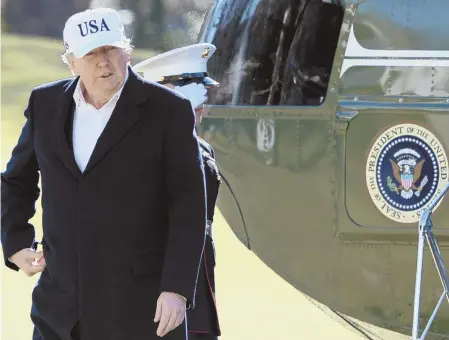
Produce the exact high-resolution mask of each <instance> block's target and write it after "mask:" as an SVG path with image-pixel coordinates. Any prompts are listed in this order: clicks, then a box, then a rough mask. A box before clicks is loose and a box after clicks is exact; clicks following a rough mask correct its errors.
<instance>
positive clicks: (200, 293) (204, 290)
mask: <svg viewBox="0 0 449 340" xmlns="http://www.w3.org/2000/svg"><path fill="white" fill-rule="evenodd" d="M199 144H200V149H201V154H202V157H203V163H204V172H205V178H206V193H207V220H208V222H209V223H212V222H213V220H214V211H215V205H216V202H217V197H218V192H219V187H220V183H221V179H220V178H221V176H220V172H219V170H218V167H217V164H216V162H215V153H214V150H213V148H212V147H211V146H210V145H209V144H208V143H207V142H206V141H204V140H203V139H200V138H199ZM211 229H212V227H211ZM210 231H211V232H210V233H208V234H207V235H206V242H205V245H204V251H203V257H202V261H201V267H200V272H199V277H198V286H197V292H196V305H195V308H194V309H193V310H191V311H189V312H188V314H187V315H188V318H187V320H188V329H189V332H191V333H211V334H213V335H215V336H219V335H221V331H220V325H219V321H218V313H217V306H216V302H215V274H214V269H215V246H214V240H213V238H212V230H210Z"/></svg>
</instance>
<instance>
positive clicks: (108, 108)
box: [73, 70, 128, 172]
mask: <svg viewBox="0 0 449 340" xmlns="http://www.w3.org/2000/svg"><path fill="white" fill-rule="evenodd" d="M127 80H128V70H126V76H125V81H124V82H123V85H122V87H121V88H120V89H119V90H118V91H117V93H116V94H115V95H114V96H112V98H111V99H110V100H109V101H108V102H107V103H106V104H104V105H103V106H102V107H101V108H100V109H98V110H97V109H96V108H95V107H94V106H93V105H91V104H89V103H87V102H86V100H85V99H84V95H83V91H82V89H81V81H78V84H77V85H76V88H75V92H74V93H73V100H74V101H75V105H76V107H75V113H74V116H73V154H74V156H75V161H76V164H78V167H79V168H80V170H81V172H83V171H84V169H85V168H86V166H87V163H88V162H89V159H90V156H91V155H92V152H93V151H94V148H95V145H96V144H97V140H98V138H99V137H100V135H101V133H102V132H103V130H104V128H105V127H106V124H107V123H108V121H109V118H111V115H112V112H113V111H114V108H115V106H116V104H117V101H118V100H119V98H120V95H121V94H122V91H123V87H124V86H125V84H126V81H127Z"/></svg>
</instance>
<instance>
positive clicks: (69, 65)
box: [66, 57, 78, 76]
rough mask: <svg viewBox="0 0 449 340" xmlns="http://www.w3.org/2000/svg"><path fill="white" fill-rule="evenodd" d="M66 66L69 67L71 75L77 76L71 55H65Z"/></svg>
mask: <svg viewBox="0 0 449 340" xmlns="http://www.w3.org/2000/svg"><path fill="white" fill-rule="evenodd" d="M66 65H67V67H68V68H69V70H70V72H71V73H72V75H73V76H77V75H78V73H77V72H76V64H75V58H73V57H67V63H66Z"/></svg>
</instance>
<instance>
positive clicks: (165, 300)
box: [154, 292, 186, 337]
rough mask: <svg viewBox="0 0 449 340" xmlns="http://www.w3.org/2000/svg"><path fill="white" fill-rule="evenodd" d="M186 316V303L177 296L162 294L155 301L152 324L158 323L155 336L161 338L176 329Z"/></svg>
mask: <svg viewBox="0 0 449 340" xmlns="http://www.w3.org/2000/svg"><path fill="white" fill-rule="evenodd" d="M185 315H186V301H185V300H184V299H183V298H182V297H181V296H180V295H178V294H175V293H168V292H162V293H161V295H160V296H159V298H158V299H157V306H156V315H155V317H154V322H159V326H158V328H157V331H156V334H157V335H158V336H160V337H163V336H164V335H166V334H167V333H168V332H170V331H172V330H173V329H175V328H176V327H178V326H179V325H180V324H181V323H182V322H183V321H184V318H185Z"/></svg>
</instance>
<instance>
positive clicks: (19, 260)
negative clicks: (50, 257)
mask: <svg viewBox="0 0 449 340" xmlns="http://www.w3.org/2000/svg"><path fill="white" fill-rule="evenodd" d="M9 260H10V261H11V262H12V263H14V264H15V265H16V266H17V267H19V268H20V269H22V270H23V272H24V273H25V274H27V275H28V276H33V275H34V274H36V273H39V272H41V271H43V270H44V269H45V258H44V254H43V252H41V251H34V250H33V249H28V248H25V249H22V250H20V251H18V252H17V253H15V254H14V255H13V256H11V257H10V258H9Z"/></svg>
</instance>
